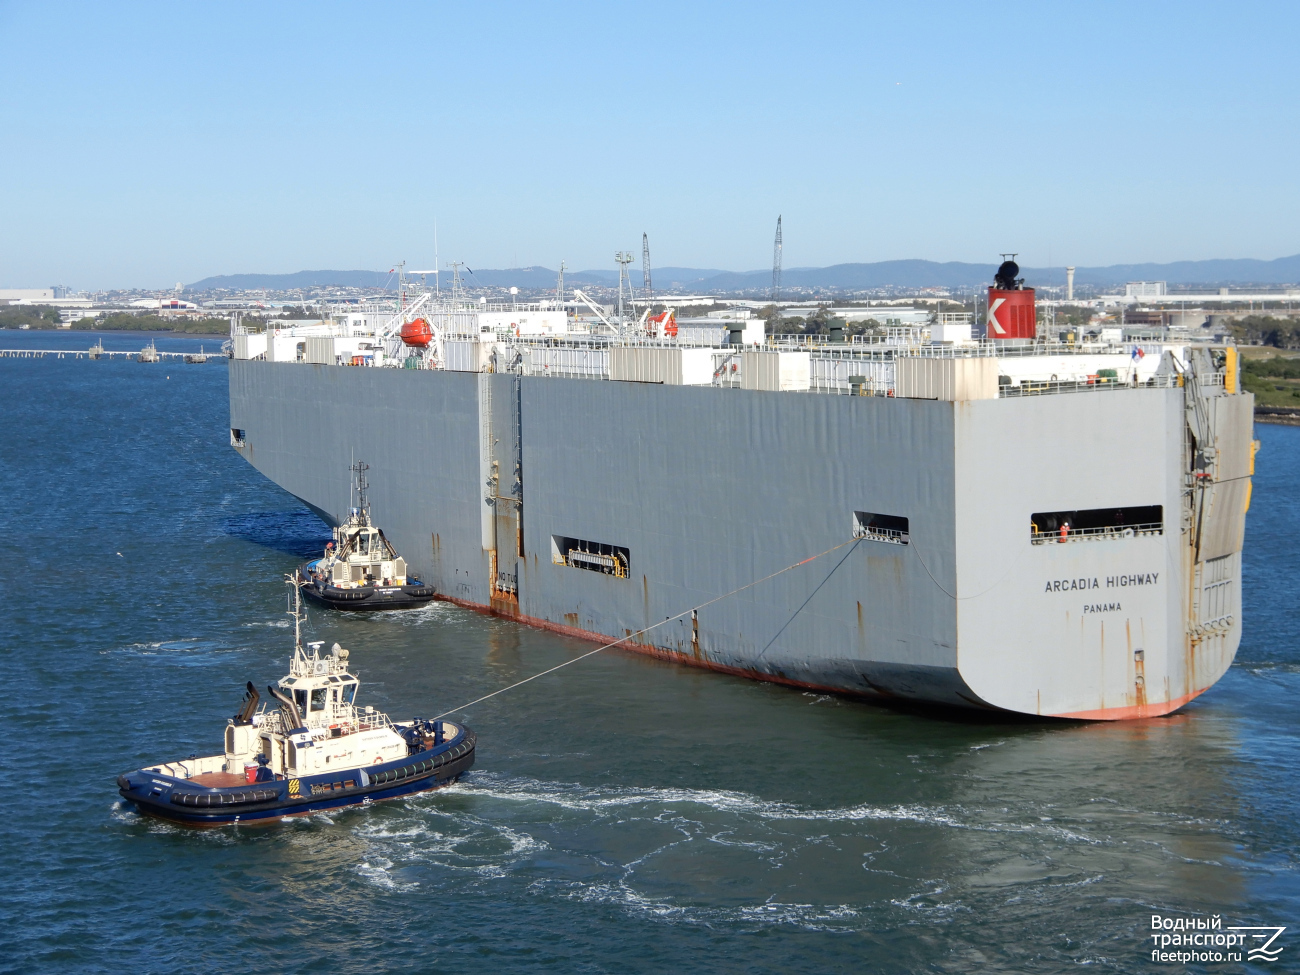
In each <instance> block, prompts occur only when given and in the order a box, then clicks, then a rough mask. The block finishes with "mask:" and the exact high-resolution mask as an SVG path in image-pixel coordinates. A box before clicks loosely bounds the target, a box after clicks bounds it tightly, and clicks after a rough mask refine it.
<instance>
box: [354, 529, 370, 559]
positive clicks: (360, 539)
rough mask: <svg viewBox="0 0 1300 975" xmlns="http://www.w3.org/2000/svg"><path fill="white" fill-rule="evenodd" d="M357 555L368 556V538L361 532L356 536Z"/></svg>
mask: <svg viewBox="0 0 1300 975" xmlns="http://www.w3.org/2000/svg"><path fill="white" fill-rule="evenodd" d="M357 554H358V555H369V554H370V536H369V535H368V534H367V533H366V532H361V533H360V534H359V535H357Z"/></svg>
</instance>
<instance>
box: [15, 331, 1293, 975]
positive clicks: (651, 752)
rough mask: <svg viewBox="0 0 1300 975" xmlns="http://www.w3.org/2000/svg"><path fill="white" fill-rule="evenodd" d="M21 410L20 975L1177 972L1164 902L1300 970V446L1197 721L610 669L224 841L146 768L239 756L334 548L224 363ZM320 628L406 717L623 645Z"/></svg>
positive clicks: (491, 633)
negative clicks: (447, 752) (1058, 716)
mask: <svg viewBox="0 0 1300 975" xmlns="http://www.w3.org/2000/svg"><path fill="white" fill-rule="evenodd" d="M92 341H93V338H92V337H91V336H89V335H87V334H85V333H78V334H73V335H69V334H67V333H58V334H52V333H48V332H45V333H34V332H23V333H18V332H0V347H5V348H16V347H30V348H56V347H62V346H64V345H66V346H67V347H68V348H77V349H83V348H85V347H86V346H88V345H89V344H91V342H92ZM146 341H147V338H146V337H144V336H139V335H121V334H115V335H106V336H105V338H104V344H105V347H106V348H130V349H138V348H139V347H141V346H142V345H143V344H145V342H146ZM201 343H202V344H204V345H205V346H206V347H207V349H208V350H209V351H212V350H213V349H214V348H215V347H216V346H217V345H219V342H216V341H213V339H212V337H204V338H202V339H200V338H198V337H195V338H193V339H191V338H188V337H184V338H182V337H166V338H159V339H158V348H159V349H160V350H171V349H186V350H188V349H191V348H192V349H194V350H197V348H198V346H199V345H200V344H201ZM0 390H2V391H3V392H0V424H2V425H0V497H3V499H4V502H3V509H2V510H3V512H4V514H3V517H2V518H0V523H2V524H3V525H4V528H5V531H4V537H5V538H6V539H7V540H8V553H7V555H6V557H5V558H4V559H0V584H2V585H3V589H2V590H0V591H3V592H4V594H5V595H6V596H7V598H8V600H9V605H8V607H6V611H5V613H4V614H3V616H0V653H2V654H3V661H4V675H5V677H6V680H5V691H6V693H5V694H4V696H3V697H2V698H0V728H3V730H4V735H5V739H6V740H5V747H4V748H3V749H0V769H3V773H4V778H5V781H6V784H7V787H8V788H7V790H6V796H7V799H8V809H7V814H8V815H7V827H8V829H7V837H6V843H5V848H6V851H7V853H8V856H7V862H8V871H7V877H6V880H5V883H4V893H3V896H0V903H3V905H4V906H3V910H0V944H3V945H4V953H3V955H2V956H0V970H7V971H24V972H33V971H41V972H59V971H68V972H73V971H75V972H98V971H105V972H107V971H114V972H116V971H120V970H122V969H123V968H127V967H129V968H131V969H134V970H138V971H143V972H153V971H159V972H162V971H167V972H174V971H234V970H240V971H248V972H259V973H260V972H267V973H273V972H274V973H280V972H297V971H313V972H322V971H328V972H366V973H371V972H374V971H376V970H380V971H388V972H405V971H410V972H425V971H436V970H455V971H493V972H496V971H511V972H514V971H520V972H529V971H543V970H545V971H566V972H567V971H581V972H637V971H647V972H649V971H654V972H658V971H666V970H676V971H720V972H792V971H800V972H803V971H807V972H826V971H862V970H870V971H879V972H917V971H938V972H987V971H1007V972H1059V971H1068V970H1073V969H1075V968H1076V967H1078V966H1080V965H1089V964H1091V965H1097V966H1100V967H1102V968H1103V969H1105V970H1109V971H1118V972H1147V971H1152V970H1160V969H1163V968H1166V967H1169V966H1166V965H1157V964H1154V963H1153V962H1152V961H1151V958H1150V954H1151V948H1152V942H1151V934H1152V931H1151V916H1152V914H1161V915H1164V916H1176V917H1202V918H1211V917H1213V916H1214V915H1219V916H1220V917H1221V918H1222V924H1223V925H1225V926H1227V925H1289V926H1290V929H1289V930H1288V931H1287V932H1284V933H1283V935H1282V936H1281V939H1280V942H1277V943H1275V944H1279V943H1280V944H1281V945H1282V946H1283V947H1284V952H1283V955H1282V959H1281V960H1280V961H1279V962H1277V963H1274V964H1273V965H1272V966H1271V967H1272V968H1273V969H1274V970H1285V969H1286V968H1288V967H1290V968H1292V970H1294V968H1295V966H1296V961H1297V959H1300V873H1298V871H1297V866H1296V853H1297V849H1298V848H1300V825H1298V823H1300V796H1298V795H1297V787H1296V780H1295V769H1296V767H1297V760H1298V759H1300V748H1297V731H1298V730H1300V650H1297V648H1296V639H1295V634H1296V632H1297V629H1298V627H1297V623H1298V622H1300V599H1298V598H1297V597H1298V595H1300V592H1298V590H1300V581H1298V580H1297V574H1296V572H1295V565H1296V559H1295V554H1294V553H1295V538H1296V537H1297V532H1300V429H1296V428H1290V427H1276V426H1263V425H1261V426H1258V427H1257V428H1256V436H1257V437H1258V438H1259V439H1260V440H1261V441H1262V444H1263V446H1262V450H1261V452H1260V455H1259V460H1258V468H1257V477H1256V480H1255V488H1254V501H1253V506H1252V509H1251V513H1250V516H1249V518H1248V522H1247V541H1246V551H1245V568H1244V611H1243V615H1244V618H1245V633H1244V637H1243V642H1242V647H1241V650H1240V652H1239V653H1238V656H1237V662H1236V664H1235V665H1234V666H1233V667H1232V669H1231V670H1230V672H1229V673H1228V674H1227V676H1225V677H1224V679H1223V680H1222V681H1220V682H1219V684H1217V685H1216V686H1215V687H1214V688H1213V689H1211V690H1210V691H1209V692H1208V693H1206V694H1205V695H1204V696H1203V697H1202V698H1200V699H1198V700H1197V701H1195V702H1193V703H1192V704H1191V705H1189V706H1187V707H1186V708H1184V709H1183V710H1182V711H1180V712H1179V713H1177V714H1175V715H1173V716H1171V717H1168V718H1162V719H1155V720H1150V721H1144V722H1133V723H1122V724H1065V723H1043V722H1036V721H1017V720H996V719H992V720H991V719H989V718H987V717H982V716H981V717H973V716H961V715H953V714H933V713H915V712H908V711H898V710H891V709H887V708H881V707H877V706H874V705H871V704H866V703H862V702H858V701H853V700H848V699H839V698H833V697H826V696H819V695H813V694H805V693H800V692H798V691H794V690H790V689H787V688H781V687H775V686H771V685H765V684H759V683H755V682H751V681H747V680H744V679H740V678H730V677H726V676H722V675H719V674H713V673H705V672H701V671H697V670H692V669H687V668H682V667H678V666H674V665H671V664H667V663H662V662H658V661H654V660H650V659H647V658H644V657H640V656H637V655H634V654H629V653H623V652H619V651H609V652H606V653H604V654H600V655H597V656H595V657H593V658H590V659H588V660H586V661H584V662H582V663H580V664H577V665H575V666H573V667H570V668H567V669H565V670H563V671H561V672H560V673H558V674H556V675H553V676H550V677H547V678H544V679H542V680H539V681H536V682H533V683H531V684H528V685H526V686H525V687H523V688H520V689H519V690H516V691H513V692H511V693H509V694H505V695H502V696H500V697H497V698H494V699H492V700H491V701H489V702H486V703H484V704H481V705H479V706H476V707H474V708H473V709H471V710H470V711H469V712H467V713H465V714H464V715H463V717H464V718H465V719H466V720H467V721H468V723H469V724H470V725H471V726H472V727H474V728H475V730H476V731H477V732H478V733H479V749H478V765H477V767H476V769H475V770H474V771H473V772H472V773H471V774H470V775H469V776H467V777H466V779H465V780H464V781H463V782H462V783H460V784H459V785H457V786H454V787H452V788H450V789H447V790H444V791H441V792H437V793H433V794H429V795H425V796H421V797H418V798H415V799H411V800H407V801H399V802H393V803H388V804H381V805H378V806H375V807H371V808H366V809H357V810H351V811H343V812H339V813H335V814H331V815H329V816H317V817H315V818H313V819H310V820H302V821H299V820H295V821H287V822H284V823H282V824H279V825H275V826H271V827H264V828H257V829H227V830H220V831H196V830H189V829H183V828H179V827H174V826H170V825H166V824H160V823H157V822H153V821H149V820H146V819H143V818H141V817H140V816H139V815H138V814H136V813H135V812H134V811H132V810H131V809H129V808H126V807H124V806H123V805H122V804H121V803H120V802H119V800H118V797H117V794H116V790H115V786H114V779H115V777H116V776H117V775H118V774H119V773H120V772H122V771H125V770H127V769H131V768H136V767H139V766H141V765H142V764H145V763H147V762H150V761H155V760H159V759H166V758H171V757H178V756H185V755H189V754H191V753H193V752H199V753H203V752H211V751H216V750H218V749H219V742H220V734H221V729H222V726H223V725H224V723H225V719H226V718H227V717H229V716H230V715H232V714H233V713H234V712H235V710H236V707H237V705H238V703H239V699H240V696H241V693H242V690H241V689H242V687H243V684H244V682H245V681H246V680H249V679H252V680H253V681H254V682H255V683H257V684H259V685H264V684H266V683H267V682H269V681H271V680H274V679H275V678H276V677H278V676H279V675H280V674H281V673H283V671H284V665H285V662H286V660H287V657H288V647H289V630H288V626H287V618H286V617H285V616H284V614H283V610H284V602H285V592H284V590H285V586H284V585H283V583H282V581H281V579H282V576H283V574H284V573H285V572H287V571H290V570H291V569H292V568H293V566H294V565H295V564H296V563H297V561H299V560H300V559H301V557H302V556H305V555H307V554H311V553H314V552H317V551H319V547H320V546H321V545H322V544H323V543H324V541H325V539H326V538H327V537H328V532H327V531H326V529H325V528H324V526H323V525H322V524H321V523H320V522H319V521H317V520H316V519H315V517H314V516H312V515H311V514H310V513H308V512H307V511H306V510H305V509H304V508H303V507H302V506H301V505H300V504H299V503H298V502H296V501H295V499H293V498H292V497H290V496H288V495H286V494H285V493H284V492H283V491H281V490H280V489H279V488H277V487H276V486H275V485H273V484H271V483H269V482H268V481H266V480H265V479H264V478H262V477H261V476H260V475H259V474H258V473H257V472H256V471H254V470H253V469H252V468H250V467H249V466H248V465H246V464H245V463H244V462H243V461H242V460H241V459H240V458H239V457H238V456H236V454H235V453H234V451H232V450H231V449H230V447H229V446H228V442H227V436H228V421H227V406H226V402H227V400H226V396H227V393H226V369H225V366H224V364H223V363H222V362H216V363H209V364H207V365H182V364H180V363H179V362H167V363H159V364H141V363H136V362H130V361H99V362H94V361H88V360H84V359H83V360H71V359H5V360H0ZM374 515H375V517H376V520H377V522H378V523H379V524H380V525H382V524H383V512H382V511H378V510H377V511H375V512H374ZM683 608H686V607H683ZM311 628H312V629H311V632H310V633H309V636H310V637H311V638H313V639H316V638H319V639H324V640H327V641H334V640H338V641H339V642H340V643H342V644H343V645H344V646H346V647H348V648H350V649H351V650H352V652H353V657H352V660H353V663H354V665H355V667H356V669H357V670H358V671H359V672H360V674H361V677H362V680H363V689H362V695H363V696H362V698H361V699H360V700H361V702H362V703H372V704H375V705H376V706H378V707H380V708H381V709H383V710H385V711H388V712H389V713H391V714H394V715H396V716H411V715H421V716H431V715H432V714H435V713H438V712H441V711H444V710H446V709H448V708H451V707H454V706H456V705H458V704H461V703H463V702H465V701H468V700H472V699H473V698H476V697H478V696H480V695H482V694H484V693H487V692H488V691H491V690H494V689H496V688H498V687H501V686H504V685H506V684H510V683H512V682H514V681H516V680H519V679H521V678H522V677H525V676H527V675H529V674H532V673H535V672H536V671H539V670H543V669H545V668H547V667H550V666H554V665H555V664H557V663H560V662H562V661H564V660H566V659H570V658H572V657H573V656H576V655H577V654H579V653H583V652H586V651H588V650H590V649H591V645H590V644H586V643H581V642H579V641H574V640H569V639H566V638H562V637H559V636H556V635H554V634H550V633H545V632H540V631H536V630H530V629H525V628H521V627H519V626H516V625H514V624H512V623H508V622H505V621H502V620H499V619H494V618H490V617H486V616H482V615H478V614H475V613H473V612H469V611H466V610H462V609H458V608H455V607H452V606H449V605H446V604H437V605H435V606H433V607H431V608H429V609H425V610H419V611H414V612H409V613H395V614H381V615H372V616H353V617H347V616H343V615H339V614H334V613H329V612H319V611H314V612H313V613H312V615H311ZM1186 967H1187V968H1189V969H1190V970H1193V971H1200V970H1204V971H1213V972H1231V971H1251V970H1258V967H1259V966H1251V965H1248V964H1246V963H1240V964H1237V963H1232V964H1218V963H1209V964H1205V965H1197V964H1192V965H1189V966H1186Z"/></svg>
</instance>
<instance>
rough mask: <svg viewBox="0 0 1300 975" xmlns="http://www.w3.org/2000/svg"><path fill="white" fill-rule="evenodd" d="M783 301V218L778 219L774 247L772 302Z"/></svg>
mask: <svg viewBox="0 0 1300 975" xmlns="http://www.w3.org/2000/svg"><path fill="white" fill-rule="evenodd" d="M780 300H781V216H780V214H777V218H776V243H774V244H773V245H772V301H773V302H777V301H780Z"/></svg>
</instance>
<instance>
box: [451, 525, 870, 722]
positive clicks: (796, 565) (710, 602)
mask: <svg viewBox="0 0 1300 975" xmlns="http://www.w3.org/2000/svg"><path fill="white" fill-rule="evenodd" d="M859 541H861V539H858V538H850V539H849V540H848V541H846V542H840V544H838V545H835V546H833V547H831V548H828V549H827V550H826V551H824V552H818V553H817V554H816V555H810V556H808V558H806V559H803V560H801V561H799V562H795V563H793V564H791V565H787V566H786V567H785V568H784V569H777V570H776V571H775V572H773V573H771V574H770V575H765V576H763V578H761V579H755V580H754V581H753V582H749V583H746V584H745V585H743V586H741V587H740V588H739V589H733V590H731V592H724V593H723V594H722V595H721V596H715V597H713V598H712V599H710V600H708V601H707V602H703V603H700V604H699V605H698V606H692V607H691V608H690V609H688V610H684V611H682V612H680V613H678V614H677V615H676V616H667V617H665V618H664V619H662V620H660V621H659V622H658V623H651V624H650V625H649V626H647V627H643V628H642V629H639V630H637V631H636V632H635V633H629V634H628V635H627V636H625V637H623V638H622V639H621V640H615V641H614V642H613V643H606V644H605V645H604V646H603V647H597V648H596V649H595V650H589V651H587V652H586V653H584V654H582V655H581V656H578V657H574V658H573V659H572V660H566V661H565V662H564V663H562V664H556V665H555V666H554V667H551V668H550V669H549V670H543V671H542V672H541V673H537V674H533V675H532V676H531V677H525V678H524V679H523V680H521V681H518V682H516V683H514V684H511V685H510V686H508V687H502V688H500V689H499V690H495V691H493V692H492V693H491V694H484V695H483V696H482V697H480V698H476V699H475V700H473V701H470V702H469V703H468V704H462V705H460V706H459V707H455V708H452V709H451V710H450V711H444V712H442V714H439V715H435V716H434V717H432V718H430V719H429V720H430V721H437V720H439V719H440V718H445V717H447V715H449V714H455V713H457V712H458V711H464V710H465V709H466V708H472V707H473V706H474V705H475V704H482V703H483V702H484V701H486V700H488V699H489V698H493V697H496V696H497V695H498V694H504V693H505V692H506V691H513V690H514V689H515V688H516V687H522V686H523V685H524V684H527V683H528V682H529V681H534V680H537V678H539V677H545V676H546V675H547V674H553V673H555V672H556V671H557V670H562V669H564V668H565V667H568V666H569V665H570V664H576V663H578V662H579V661H581V660H586V659H587V658H588V657H594V656H595V655H596V654H598V653H600V652H601V651H602V650H609V649H610V648H611V647H616V646H618V645H619V644H620V643H627V642H628V641H629V640H631V639H633V638H635V637H638V636H641V635H642V634H644V633H649V632H650V631H651V630H653V629H654V628H655V627H658V626H663V625H664V624H665V623H671V622H672V621H673V620H679V619H681V618H682V617H684V616H689V615H690V614H691V613H694V612H697V611H698V610H701V609H704V607H706V606H712V605H713V604H714V603H716V602H719V601H721V600H723V599H727V598H728V597H730V596H734V595H736V593H738V592H744V591H745V590H746V589H752V588H753V587H754V586H757V585H759V584H760V583H764V582H767V580H768V579H775V578H776V577H777V576H779V575H781V573H783V572H789V571H790V570H791V569H797V568H799V566H801V565H807V564H808V563H809V562H816V561H817V560H818V559H820V558H823V557H824V556H827V555H830V554H831V553H832V552H838V551H839V550H840V549H842V548H843V547H844V546H845V545H853V544H856V543H857V542H859ZM836 568H838V566H837V567H836Z"/></svg>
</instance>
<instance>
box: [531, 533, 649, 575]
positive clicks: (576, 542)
mask: <svg viewBox="0 0 1300 975" xmlns="http://www.w3.org/2000/svg"><path fill="white" fill-rule="evenodd" d="M551 561H552V562H553V563H554V564H555V565H567V566H568V567H569V568H571V569H587V570H588V571H590V572H600V573H602V574H604V575H607V576H615V577H616V578H619V579H626V578H627V576H628V572H629V571H630V569H631V558H630V556H629V555H628V550H627V549H625V548H623V547H622V546H620V545H607V544H605V543H604V542H589V541H587V540H586V539H584V538H569V537H568V536H566V535H552V536H551Z"/></svg>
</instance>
